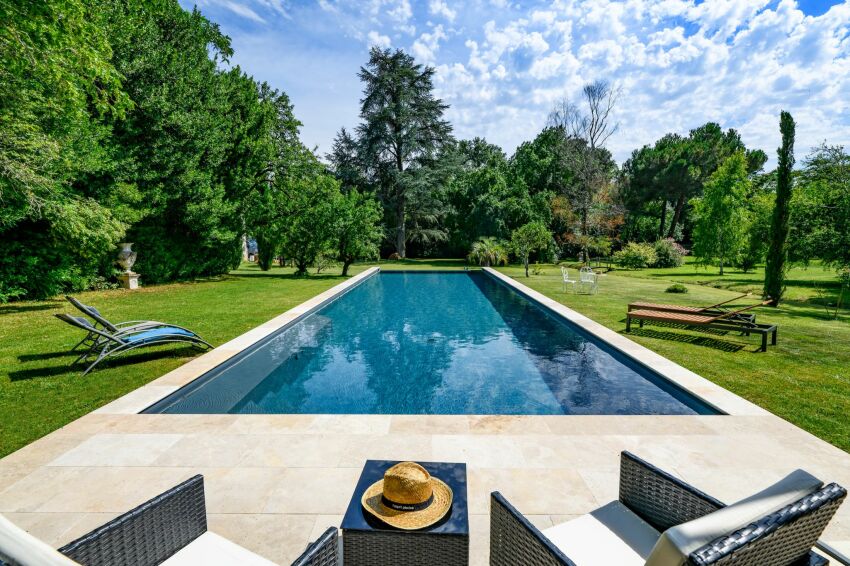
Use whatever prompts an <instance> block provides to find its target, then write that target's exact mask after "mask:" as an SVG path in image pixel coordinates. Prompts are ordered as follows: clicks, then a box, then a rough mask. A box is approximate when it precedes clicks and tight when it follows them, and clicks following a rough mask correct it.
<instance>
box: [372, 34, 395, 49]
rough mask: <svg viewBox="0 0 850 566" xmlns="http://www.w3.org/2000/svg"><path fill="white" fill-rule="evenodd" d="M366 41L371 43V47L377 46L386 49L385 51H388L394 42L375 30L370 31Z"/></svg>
mask: <svg viewBox="0 0 850 566" xmlns="http://www.w3.org/2000/svg"><path fill="white" fill-rule="evenodd" d="M366 39H367V41H368V42H369V45H376V46H378V47H381V48H384V49H386V48H387V47H389V46H390V45H392V41H391V40H390V38H389V37H388V36H386V35H381V34H380V33H378V32H376V31H375V30H372V31H370V32H369V33H368V34H367V35H366Z"/></svg>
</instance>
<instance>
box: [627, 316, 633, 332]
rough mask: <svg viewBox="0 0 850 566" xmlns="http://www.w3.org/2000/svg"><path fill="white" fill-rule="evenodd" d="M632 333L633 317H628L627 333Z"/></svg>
mask: <svg viewBox="0 0 850 566" xmlns="http://www.w3.org/2000/svg"><path fill="white" fill-rule="evenodd" d="M631 331H632V317H630V316H629V315H626V332H631Z"/></svg>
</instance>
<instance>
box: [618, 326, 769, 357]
mask: <svg viewBox="0 0 850 566" xmlns="http://www.w3.org/2000/svg"><path fill="white" fill-rule="evenodd" d="M689 330H690V329H689ZM703 330H705V329H703ZM624 334H625V335H626V336H629V335H634V336H643V337H645V338H655V339H658V340H668V341H671V342H681V343H683V344H692V345H694V346H702V347H705V348H712V349H714V350H720V351H723V352H731V353H734V352H740V351H741V350H743V349H744V348H745V346H743V345H741V344H735V343H733V342H726V341H725V340H718V339H716V338H709V337H708V336H691V335H688V334H678V333H676V332H664V331H662V330H653V329H651V328H645V327H644V328H632V331H631V332H628V333H624ZM758 347H760V344H759V345H758Z"/></svg>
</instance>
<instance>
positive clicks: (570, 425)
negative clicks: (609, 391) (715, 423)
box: [537, 415, 720, 436]
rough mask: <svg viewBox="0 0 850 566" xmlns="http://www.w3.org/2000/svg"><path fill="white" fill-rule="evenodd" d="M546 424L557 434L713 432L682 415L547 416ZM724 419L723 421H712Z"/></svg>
mask: <svg viewBox="0 0 850 566" xmlns="http://www.w3.org/2000/svg"><path fill="white" fill-rule="evenodd" d="M537 418H539V419H541V420H544V419H545V423H546V424H547V426H548V427H549V430H551V431H552V433H553V434H557V435H573V436H599V435H622V434H641V435H657V434H711V433H712V432H713V430H712V429H711V428H710V427H709V426H708V425H707V424H706V423H705V422H704V421H703V420H702V418H703V417H696V416H678V415H622V416H617V417H615V418H612V417H611V416H609V415H571V416H569V417H566V418H564V417H561V416H546V417H537ZM712 418H720V417H712Z"/></svg>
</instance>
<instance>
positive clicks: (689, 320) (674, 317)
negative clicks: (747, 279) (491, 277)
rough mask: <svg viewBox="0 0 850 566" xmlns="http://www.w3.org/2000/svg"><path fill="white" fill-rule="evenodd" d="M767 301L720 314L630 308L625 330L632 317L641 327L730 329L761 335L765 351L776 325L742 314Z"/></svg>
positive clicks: (627, 328)
mask: <svg viewBox="0 0 850 566" xmlns="http://www.w3.org/2000/svg"><path fill="white" fill-rule="evenodd" d="M767 303H768V302H767V301H765V302H762V303H759V304H757V305H750V306H748V307H745V308H742V309H738V310H734V311H729V312H724V313H722V314H694V313H684V312H665V311H658V310H649V309H638V310H630V311H628V312H627V313H626V332H630V331H631V329H632V319H634V320H637V321H638V322H639V323H640V327H641V328H643V323H644V322H645V321H650V322H666V323H671V324H681V325H685V326H694V327H703V328H715V329H719V330H732V331H737V332H741V333H742V334H744V335H746V336H749V335H750V334H760V335H761V350H762V352H766V351H767V337H768V335H770V336H771V344H772V345H774V346H775V345H776V332H777V330H776V325H775V324H756V323H755V322H754V321H753V320H751V319H748V318H746V317H745V316H744V313H746V312H747V311H749V310H751V309H754V308H756V307H760V306H764V305H766V304H767Z"/></svg>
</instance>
